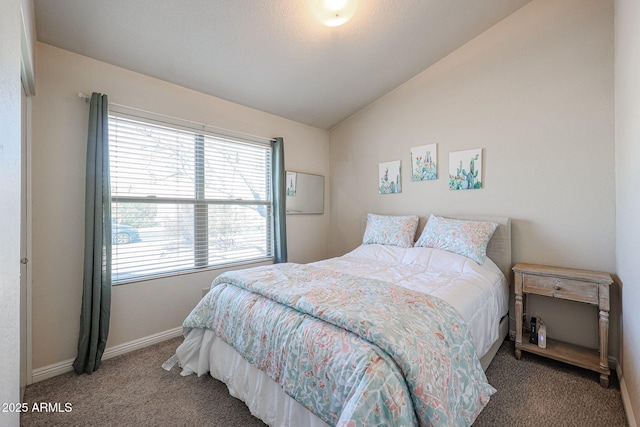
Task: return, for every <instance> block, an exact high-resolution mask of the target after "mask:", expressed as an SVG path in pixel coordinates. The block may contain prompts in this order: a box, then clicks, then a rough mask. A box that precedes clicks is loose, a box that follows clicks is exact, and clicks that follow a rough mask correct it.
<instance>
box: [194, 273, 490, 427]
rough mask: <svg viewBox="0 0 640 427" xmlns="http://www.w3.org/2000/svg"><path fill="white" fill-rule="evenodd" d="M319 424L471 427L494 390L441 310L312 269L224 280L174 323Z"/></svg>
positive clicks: (374, 283)
mask: <svg viewBox="0 0 640 427" xmlns="http://www.w3.org/2000/svg"><path fill="white" fill-rule="evenodd" d="M183 326H184V328H185V334H186V333H188V331H189V330H191V329H192V328H210V329H212V330H214V331H215V333H216V335H217V336H218V337H220V338H221V339H222V340H224V341H225V342H226V343H227V344H229V345H231V346H232V347H233V348H234V349H235V350H236V351H238V352H239V353H240V354H241V355H242V356H243V357H244V358H245V359H246V360H247V361H248V362H250V363H251V364H253V365H254V366H256V367H258V368H259V369H261V370H262V371H264V372H265V373H267V374H268V375H269V376H270V377H271V378H272V379H273V380H274V381H276V382H277V383H278V384H280V386H281V387H282V388H283V389H284V391H285V392H286V393H287V394H288V395H290V396H291V397H292V398H294V399H295V400H297V401H298V402H300V403H301V404H302V405H303V406H305V407H306V408H307V409H309V410H310V411H312V412H313V413H315V414H316V415H317V416H318V417H320V418H321V419H323V420H324V421H325V422H327V423H328V424H330V425H344V426H356V425H358V426H359V425H370V426H390V425H402V426H409V425H420V426H431V425H433V426H465V425H471V424H472V423H473V421H474V420H475V418H476V416H477V415H478V414H479V413H480V411H481V410H482V408H483V407H484V406H485V405H486V404H487V402H488V401H489V398H490V396H491V395H492V394H493V393H494V392H495V389H494V388H493V387H491V385H489V384H488V383H487V380H486V376H485V374H484V372H483V370H482V368H481V366H480V362H479V360H478V358H477V356H476V352H475V349H474V347H473V344H472V341H471V336H470V332H469V329H468V327H467V325H466V324H465V323H464V321H463V320H462V319H461V318H460V316H459V314H458V313H457V312H456V311H455V309H453V308H452V307H451V306H450V305H449V304H448V303H446V302H444V301H442V300H440V299H438V298H435V297H433V296H428V295H426V294H423V293H420V292H416V291H412V290H409V289H405V288H401V287H397V286H394V285H393V284H390V283H386V282H382V281H379V280H374V279H370V278H362V277H358V276H353V275H349V274H345V273H339V272H335V271H332V270H327V269H324V268H321V267H317V266H312V265H299V264H278V265H273V266H266V267H257V268H252V269H247V270H241V271H234V272H228V273H224V274H222V275H221V276H219V277H218V278H217V279H216V280H215V281H214V282H213V285H212V289H211V291H210V292H209V293H208V294H207V295H206V296H205V298H203V299H202V301H200V303H199V304H198V305H197V306H196V307H195V308H194V309H193V311H192V312H191V314H190V315H189V316H188V317H187V318H186V319H185V321H184V324H183Z"/></svg>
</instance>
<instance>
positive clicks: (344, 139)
mask: <svg viewBox="0 0 640 427" xmlns="http://www.w3.org/2000/svg"><path fill="white" fill-rule="evenodd" d="M613 60H614V58H613V2H612V1H603V0H589V1H587V0H562V1H558V0H534V1H533V2H532V3H530V4H528V5H527V6H525V7H524V8H522V9H520V10H518V11H517V12H515V13H514V14H513V15H511V16H510V17H508V18H506V19H505V20H503V21H502V22H500V23H498V24H497V25H496V26H494V27H493V28H491V29H489V30H488V31H486V32H485V33H483V34H482V35H480V36H479V37H477V38H476V39H474V40H472V41H471V42H469V43H468V44H466V45H465V46H463V47H461V48H459V49H458V50H457V51H455V52H453V53H452V54H450V55H449V56H447V57H445V58H444V59H442V60H441V61H439V62H438V63H437V64H435V65H433V66H432V67H430V68H428V69H427V70H425V71H424V72H422V73H421V74H419V75H418V76H416V77H414V78H413V79H412V80H410V81H408V82H407V83H405V84H403V85H402V86H400V87H399V88H397V89H395V90H394V91H393V92H391V93H389V94H388V95H386V96H385V97H383V98H382V99H380V100H378V101H377V102H375V103H374V104H372V105H370V106H369V107H367V108H366V109H364V110H363V111H361V112H360V113H359V114H357V115H355V116H353V117H352V118H350V119H348V120H347V121H345V122H343V123H341V124H340V125H338V126H337V127H335V128H334V129H332V130H331V133H330V140H331V183H332V184H331V238H330V255H332V256H333V255H340V254H343V253H345V252H346V251H348V250H351V249H353V248H355V247H356V246H357V245H358V244H359V243H360V241H361V238H362V232H363V230H364V225H365V217H366V213H367V212H376V213H381V214H418V215H420V216H422V217H426V216H428V214H429V213H436V214H443V215H446V214H490V215H494V214H498V215H506V216H509V217H511V218H512V220H513V239H512V244H513V261H514V263H515V262H528V263H543V264H551V265H559V266H566V267H576V268H586V269H593V270H603V271H607V272H614V271H615V268H616V265H615V243H614V240H615V176H614V108H613V103H614V97H613V87H614V70H613ZM388 66H392V65H391V64H389V65H388ZM430 143H438V161H439V179H438V180H436V181H426V182H411V181H410V164H409V149H410V147H413V146H417V145H423V144H430ZM472 148H483V149H484V188H483V189H481V190H468V191H451V190H449V189H448V159H449V153H450V152H453V151H458V150H466V149H472ZM391 160H401V161H402V179H403V189H402V193H400V194H392V195H380V194H378V190H377V181H378V163H380V162H385V161H391ZM614 293H615V290H614ZM618 304H619V303H618ZM614 305H615V304H614ZM565 306H567V307H565ZM529 308H530V309H531V310H530V313H532V314H536V315H539V316H542V317H543V319H544V320H545V322H546V323H547V327H548V331H549V335H550V336H552V337H555V338H561V339H565V340H569V341H572V342H575V343H579V344H584V345H589V346H596V345H597V333H596V331H597V329H596V328H597V321H596V314H595V308H591V307H590V306H585V305H581V304H578V305H576V304H571V303H567V302H565V303H563V304H551V303H550V302H549V301H544V299H542V301H540V299H538V300H535V301H531V305H530V307H529ZM614 309H615V308H614ZM565 313H569V314H570V316H571V318H575V322H577V323H574V324H573V325H572V326H569V327H566V325H565V324H568V323H571V322H570V321H569V317H568V316H567V315H565ZM612 317H615V316H612ZM615 320H616V319H615V318H614V319H612V322H615ZM616 331H617V327H616V326H615V325H613V327H612V335H613V339H612V343H615V342H616V341H615V335H616ZM613 347H614V348H613V351H612V352H613V353H614V354H615V353H616V350H617V347H616V346H613Z"/></svg>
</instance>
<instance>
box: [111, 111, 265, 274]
mask: <svg viewBox="0 0 640 427" xmlns="http://www.w3.org/2000/svg"><path fill="white" fill-rule="evenodd" d="M109 152H110V161H111V196H112V222H113V230H112V234H113V264H112V271H113V282H114V283H122V282H125V281H132V280H138V279H141V278H148V277H156V276H159V275H167V274H175V273H182V272H187V271H193V270H194V269H199V268H207V267H221V266H224V265H227V264H233V263H238V262H248V261H259V260H265V259H270V258H272V257H273V239H272V237H273V231H272V230H273V212H272V195H271V188H272V187H271V146H270V145H269V144H264V143H259V142H246V141H240V140H234V139H232V138H228V137H223V136H219V135H215V134H213V133H209V132H204V131H202V130H190V129H188V128H185V127H183V126H171V125H170V124H160V123H157V122H152V121H149V122H146V121H144V120H138V119H133V118H131V117H127V116H124V115H123V116H120V115H116V114H112V115H110V116H109Z"/></svg>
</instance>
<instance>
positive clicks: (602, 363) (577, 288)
mask: <svg viewBox="0 0 640 427" xmlns="http://www.w3.org/2000/svg"><path fill="white" fill-rule="evenodd" d="M513 271H514V273H515V295H516V314H515V316H516V351H515V355H516V358H517V359H520V356H521V354H522V351H528V352H529V353H535V354H538V355H540V356H545V357H549V358H552V359H555V360H559V361H561V362H565V363H570V364H572V365H576V366H580V367H582V368H586V369H590V370H592V371H595V372H598V373H600V385H601V386H602V387H605V388H606V387H609V374H610V370H609V285H611V283H613V279H612V278H611V275H610V274H608V273H602V272H599V271H590V270H578V269H572V268H561V267H549V266H545V265H535V264H516V265H515V266H514V267H513ZM527 294H535V295H542V296H546V297H550V298H560V299H564V300H568V301H575V302H581V303H586V304H592V305H596V306H598V309H599V320H598V328H599V335H598V338H599V347H600V348H599V350H593V349H589V348H585V347H581V346H577V345H573V344H568V343H564V342H561V341H556V340H552V339H548V338H547V348H541V347H538V346H537V345H536V344H531V343H529V334H527V333H523V331H522V313H523V310H524V301H525V298H524V297H525V295H527Z"/></svg>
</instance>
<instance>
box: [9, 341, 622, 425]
mask: <svg viewBox="0 0 640 427" xmlns="http://www.w3.org/2000/svg"><path fill="white" fill-rule="evenodd" d="M181 341H182V339H181V338H176V339H172V340H169V341H165V342H163V343H160V344H156V345H154V346H150V347H147V348H144V349H141V350H137V351H135V352H131V353H128V354H125V355H122V356H118V357H115V358H113V359H109V360H105V361H104V362H103V363H102V367H101V368H100V369H99V370H98V371H96V372H95V373H93V374H92V375H81V376H77V375H75V374H74V373H67V374H63V375H59V376H57V377H54V378H50V379H47V380H45V381H41V382H39V383H36V384H32V385H30V386H28V387H27V389H26V392H25V402H26V403H27V404H28V406H29V408H30V409H31V408H33V405H34V404H35V405H36V407H40V404H41V403H45V404H47V406H48V409H49V411H45V412H34V411H31V410H30V411H29V412H26V413H23V414H22V417H21V419H20V425H21V426H25V427H31V426H65V427H66V426H82V427H84V426H140V427H142V426H225V427H226V426H242V427H245V426H246V427H251V426H264V424H263V423H262V422H261V421H260V420H258V419H256V418H254V417H252V416H251V414H250V413H249V410H248V409H247V407H246V406H245V405H244V404H243V403H242V402H241V401H239V400H237V399H235V398H233V397H231V396H229V393H228V391H227V388H226V386H225V385H224V384H223V383H221V382H219V381H217V380H214V379H213V378H211V377H210V376H208V375H206V376H202V377H200V378H197V377H196V376H195V375H191V376H188V377H181V376H180V373H179V368H178V367H174V368H173V369H172V370H171V371H170V372H167V371H165V370H164V369H162V368H161V365H162V363H163V362H164V361H165V360H167V359H168V358H169V357H170V356H171V355H172V354H173V352H174V350H175V348H176V347H177V346H178V345H179V344H180V342H181ZM487 378H488V380H489V382H490V383H491V384H492V385H493V386H494V387H495V388H496V389H497V390H498V391H497V393H496V394H494V395H493V396H492V397H491V400H490V402H489V404H488V405H487V406H486V407H485V409H484V410H483V411H482V413H481V414H480V415H479V417H478V419H477V420H476V422H475V423H474V427H482V426H492V427H495V426H518V427H526V426H536V427H538V426H562V427H566V426H580V427H582V426H592V427H593V426H611V427H613V426H626V425H627V423H626V417H625V413H624V408H623V406H622V399H621V396H620V390H619V385H618V383H617V380H616V378H615V373H613V374H612V376H611V379H612V381H611V383H612V384H611V385H610V386H609V388H608V389H603V388H602V387H600V383H599V375H598V374H596V373H594V372H591V371H587V370H584V369H580V368H576V367H573V366H570V365H566V364H563V363H559V362H555V361H552V360H548V359H545V358H542V357H539V356H536V355H530V354H528V353H524V352H523V354H522V358H521V360H516V359H515V357H514V355H513V343H512V342H510V341H508V340H507V341H505V342H504V343H503V344H502V346H501V347H500V350H499V351H498V354H497V355H496V357H495V359H494V360H493V362H492V363H491V365H490V366H489V368H488V369H487ZM67 403H68V404H70V405H67V406H65V404H67ZM45 409H46V408H45ZM68 409H71V410H70V411H68ZM65 410H66V412H65ZM301 427H302V426H301Z"/></svg>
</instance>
